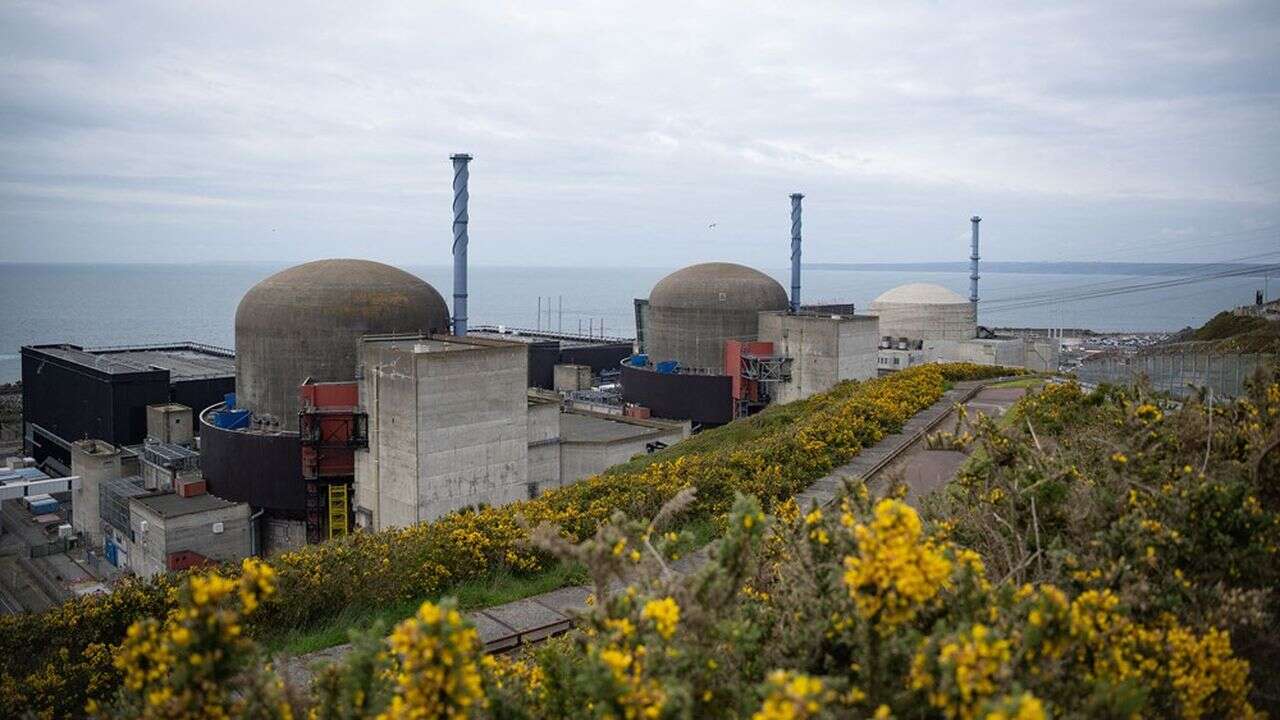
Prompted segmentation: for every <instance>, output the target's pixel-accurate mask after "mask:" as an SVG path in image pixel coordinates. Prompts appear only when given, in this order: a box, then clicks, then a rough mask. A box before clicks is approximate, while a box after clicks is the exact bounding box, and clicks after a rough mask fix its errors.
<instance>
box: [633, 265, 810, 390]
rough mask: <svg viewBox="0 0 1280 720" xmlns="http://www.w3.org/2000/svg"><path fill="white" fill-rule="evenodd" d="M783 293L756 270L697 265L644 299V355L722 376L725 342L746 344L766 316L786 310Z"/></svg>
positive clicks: (667, 280)
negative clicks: (646, 310)
mask: <svg viewBox="0 0 1280 720" xmlns="http://www.w3.org/2000/svg"><path fill="white" fill-rule="evenodd" d="M788 307H789V303H788V300H787V292H786V291H785V290H783V288H782V286H781V285H779V284H778V281H776V280H774V279H773V278H771V277H769V276H768V275H765V274H764V273H762V272H760V271H759V270H754V269H752V268H749V267H746V266H743V265H736V264H734V263H722V262H714V263H701V264H698V265H690V266H689V267H686V268H684V269H681V270H677V271H675V272H673V273H671V274H670V275H668V276H666V277H665V278H663V279H661V280H659V281H658V284H657V285H654V286H653V290H652V292H650V293H649V326H648V328H647V330H646V333H647V335H646V338H647V339H646V349H647V350H648V354H649V357H650V358H651V359H652V360H653V361H655V362H661V361H666V360H675V361H677V362H679V363H680V365H681V366H682V367H684V368H688V369H694V368H697V369H706V370H711V371H713V372H716V373H721V372H723V371H724V344H725V341H726V340H744V341H751V340H755V339H756V335H757V334H758V333H759V316H760V312H761V311H765V310H786V309H787V308H788Z"/></svg>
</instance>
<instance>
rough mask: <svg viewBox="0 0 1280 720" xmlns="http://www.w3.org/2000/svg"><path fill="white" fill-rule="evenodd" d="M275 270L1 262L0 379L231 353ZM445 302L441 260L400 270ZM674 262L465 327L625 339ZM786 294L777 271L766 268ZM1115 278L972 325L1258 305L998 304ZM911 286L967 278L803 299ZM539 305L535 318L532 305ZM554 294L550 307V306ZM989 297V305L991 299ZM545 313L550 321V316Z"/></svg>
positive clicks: (1185, 314)
mask: <svg viewBox="0 0 1280 720" xmlns="http://www.w3.org/2000/svg"><path fill="white" fill-rule="evenodd" d="M283 267H284V265H271V264H261V265H258V264H244V265H232V264H228V265H142V264H119V265H70V264H58V265H55V264H50V265H19V264H0V382H11V381H13V380H16V379H18V378H19V376H20V362H19V358H18V349H19V347H21V346H22V345H30V344H35V343H51V342H70V343H75V344H78V345H83V346H103V345H125V344H136V343H159V342H171V341H175V340H194V341H197V342H204V343H209V344H212V345H220V346H223V347H227V348H231V347H233V346H234V343H235V338H234V328H233V323H234V319H235V310H236V304H237V303H238V302H239V301H240V297H241V296H242V295H243V294H244V292H245V291H246V290H248V289H249V288H250V287H252V286H253V285H254V284H255V283H257V282H258V281H259V280H262V279H263V278H265V277H267V276H268V275H270V274H272V273H273V272H275V271H277V270H280V269H282V268H283ZM405 269H406V270H408V271H410V272H412V273H414V274H416V275H418V276H419V277H421V278H423V279H424V280H426V281H427V282H429V283H431V284H432V285H433V286H435V288H436V289H437V290H439V291H440V292H441V294H442V295H444V296H445V298H446V299H450V295H451V293H452V271H451V269H450V268H449V267H447V266H442V265H441V266H412V265H410V266H405ZM673 269H674V268H656V267H655V268H516V267H472V268H471V271H470V276H469V283H470V312H469V314H470V316H471V323H472V325H480V324H503V325H508V326H511V327H528V328H532V327H538V326H541V327H543V328H547V327H550V328H552V329H563V330H565V331H574V332H576V331H578V330H579V328H581V329H582V330H583V331H585V330H586V329H587V327H588V324H590V326H591V327H593V328H596V329H597V330H598V329H599V328H600V327H601V326H603V328H604V333H605V334H608V335H620V336H628V337H629V336H631V335H632V333H633V332H634V329H635V328H634V318H633V311H632V299H633V298H637V297H647V296H648V293H649V290H650V288H652V287H653V284H654V283H655V282H657V281H658V280H659V279H661V278H662V277H663V276H664V275H666V274H667V273H668V272H670V271H671V270H673ZM766 272H768V273H769V274H770V275H772V276H773V277H774V278H776V279H777V280H778V281H779V282H780V283H782V284H783V286H784V287H787V286H789V283H790V274H789V271H788V270H787V269H786V268H771V269H766ZM1166 279H1167V278H1159V277H1139V276H1118V275H1036V274H1026V273H995V272H986V271H984V273H983V276H982V280H981V284H980V286H979V287H980V295H981V298H982V301H983V302H982V303H980V304H979V309H978V316H979V319H978V321H979V323H981V324H983V325H988V326H993V327H995V326H1009V327H1049V326H1055V327H1056V326H1066V327H1087V328H1091V329H1094V330H1102V331H1163V330H1177V329H1180V328H1183V327H1186V326H1188V325H1198V324H1200V323H1202V322H1204V321H1205V320H1207V319H1208V318H1210V317H1212V316H1213V315H1214V314H1215V313H1217V312H1219V311H1220V310H1223V309H1225V308H1228V307H1232V306H1235V305H1240V304H1245V303H1249V302H1252V301H1253V294H1254V290H1255V289H1260V288H1261V287H1262V285H1263V279H1262V278H1253V277H1237V278H1227V279H1219V280H1213V281H1209V282H1204V283H1198V284H1193V285H1186V286H1182V287H1172V288H1163V289H1158V290H1149V291H1145V292H1141V293H1133V294H1127V295H1120V296H1115V297H1108V298H1095V299H1089V300H1074V301H1063V302H1055V303H1052V304H1049V305H1041V306H1036V307H1023V308H1009V309H1004V310H1001V309H999V307H1000V304H1001V303H1012V302H1015V301H1017V300H1018V299H1019V298H1026V297H1028V296H1030V295H1033V294H1034V295H1040V294H1043V293H1047V292H1052V293H1061V294H1064V295H1069V294H1070V293H1071V292H1072V291H1073V289H1075V290H1077V292H1078V291H1079V290H1078V289H1080V288H1085V289H1094V288H1097V287H1099V286H1098V283H1105V284H1106V286H1107V287H1114V286H1119V285H1125V284H1131V283H1147V282H1158V281H1161V280H1166ZM906 282H931V283H937V284H939V285H943V286H945V287H948V288H951V289H952V290H955V291H956V292H958V293H960V294H961V295H964V296H966V297H967V296H968V293H969V289H968V288H969V278H968V274H967V273H964V272H915V271H911V270H901V269H898V270H892V271H890V270H828V269H806V270H805V273H804V288H803V299H804V301H805V302H853V303H855V304H857V305H858V306H859V307H863V308H865V307H866V305H867V303H869V302H870V301H871V300H872V299H874V298H875V297H876V296H877V295H879V294H880V293H881V292H884V291H885V290H888V289H889V288H892V287H895V286H897V285H900V284H902V283H906ZM539 298H543V300H542V303H543V314H542V315H541V316H539V314H538V301H539ZM548 298H549V300H548ZM987 303H989V305H988V304H987ZM548 304H550V305H551V313H550V317H548V316H547V314H546V309H547V305H548Z"/></svg>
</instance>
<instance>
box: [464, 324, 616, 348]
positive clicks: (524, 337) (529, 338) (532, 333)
mask: <svg viewBox="0 0 1280 720" xmlns="http://www.w3.org/2000/svg"><path fill="white" fill-rule="evenodd" d="M473 335H478V336H481V337H487V338H494V339H501V340H512V341H514V342H522V343H528V344H530V345H532V344H533V343H540V342H558V343H560V347H562V348H574V347H594V346H597V345H621V344H630V343H631V342H632V339H631V338H623V337H595V336H592V335H583V334H581V333H572V332H555V331H553V330H529V329H528V328H508V327H502V328H499V327H497V326H494V325H481V326H480V327H473V328H468V329H467V336H468V337H470V336H473Z"/></svg>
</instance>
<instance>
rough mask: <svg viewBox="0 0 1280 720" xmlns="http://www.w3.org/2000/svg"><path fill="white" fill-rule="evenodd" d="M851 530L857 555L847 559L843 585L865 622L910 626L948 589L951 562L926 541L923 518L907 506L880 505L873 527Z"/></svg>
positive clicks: (892, 502) (859, 525)
mask: <svg viewBox="0 0 1280 720" xmlns="http://www.w3.org/2000/svg"><path fill="white" fill-rule="evenodd" d="M852 529H853V534H854V537H855V538H856V539H857V543H858V554H857V555H856V556H855V555H850V556H848V557H846V558H845V559H844V568H845V572H844V584H845V587H846V588H847V589H848V591H849V596H850V597H851V598H852V599H853V601H854V604H855V605H856V606H857V609H858V613H859V614H860V615H861V616H862V617H863V618H865V619H867V620H870V621H873V622H881V623H885V624H887V625H896V624H900V623H905V622H908V621H909V620H911V618H913V617H915V614H916V612H917V611H918V610H919V609H920V608H921V606H923V605H924V604H925V603H927V602H929V601H930V600H932V599H933V598H934V597H936V596H937V594H938V593H939V591H941V590H942V589H943V587H945V586H946V584H947V580H948V577H949V576H950V574H951V562H950V561H949V560H947V558H946V556H945V555H944V553H943V550H942V549H941V548H939V547H938V546H937V545H935V544H934V542H933V540H931V539H928V538H923V537H922V532H921V525H920V517H919V516H918V515H917V514H916V511H915V510H914V509H912V508H911V507H910V506H909V505H907V504H906V503H903V502H902V501H900V500H893V499H885V500H881V501H880V502H879V503H877V504H876V507H875V516H874V519H873V521H872V523H871V524H870V525H865V524H862V523H855V524H853V528H852Z"/></svg>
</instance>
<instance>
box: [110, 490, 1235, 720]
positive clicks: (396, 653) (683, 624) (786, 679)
mask: <svg viewBox="0 0 1280 720" xmlns="http://www.w3.org/2000/svg"><path fill="white" fill-rule="evenodd" d="M849 490H850V492H849V494H848V495H847V496H846V497H844V498H842V499H841V501H840V503H839V512H833V513H830V514H829V515H815V513H814V512H813V511H810V512H809V513H802V512H800V511H798V510H797V509H795V508H794V505H792V506H791V507H788V506H787V505H785V504H784V505H783V506H780V507H779V512H778V513H777V514H776V515H775V516H773V517H770V516H768V515H767V514H765V513H763V512H762V510H761V508H760V505H759V503H758V502H757V501H755V500H754V499H750V498H744V497H740V498H739V499H738V500H737V501H736V503H735V506H734V509H733V511H732V513H731V515H730V517H729V521H728V522H727V523H726V534H725V537H724V538H723V539H722V540H720V541H719V542H718V543H717V544H716V546H715V548H714V550H713V552H712V559H711V562H709V563H708V564H707V565H706V566H705V567H704V568H702V569H701V570H700V571H698V572H696V573H692V574H689V575H683V576H677V575H674V574H671V573H669V572H667V571H666V566H665V563H664V560H663V558H664V557H665V556H666V555H667V554H668V550H669V549H670V545H669V543H671V542H674V541H671V540H669V539H668V536H666V535H659V534H658V531H659V530H661V527H660V524H661V523H660V522H659V521H655V522H654V523H641V522H635V521H630V520H626V519H625V518H621V517H617V516H615V519H614V520H613V521H611V522H610V523H608V524H606V525H605V526H603V527H602V528H600V529H598V531H597V532H596V533H595V534H594V535H593V536H592V537H591V538H589V539H587V540H585V541H584V542H582V543H580V544H572V543H567V542H566V541H565V540H564V539H563V538H558V537H556V536H554V535H547V534H541V533H540V534H539V536H538V540H539V542H540V543H542V544H543V545H544V547H546V548H548V549H549V550H551V551H553V552H556V553H563V554H565V556H567V557H573V558H576V559H587V560H588V561H589V562H597V563H600V564H601V565H602V567H600V568H595V569H596V570H599V571H600V572H599V573H593V575H594V576H595V577H596V578H597V581H598V582H599V583H618V582H620V581H622V580H623V577H624V575H625V577H626V578H628V579H629V580H630V581H631V584H630V585H627V586H626V587H625V588H624V589H622V590H620V591H619V592H616V593H614V594H612V595H601V596H599V597H600V598H601V599H600V600H599V601H598V602H596V603H595V604H594V606H593V607H592V608H591V609H590V611H589V612H587V613H585V614H584V615H583V616H582V617H581V618H580V624H579V625H580V626H579V629H578V630H577V631H576V632H574V633H573V634H571V635H569V636H567V637H565V638H562V639H559V640H555V641H552V642H550V643H548V644H547V645H544V646H541V647H538V648H535V649H533V650H531V651H527V652H525V653H524V654H522V655H517V656H514V657H501V658H481V657H480V649H479V643H478V642H477V641H476V638H475V631H474V629H472V628H470V627H468V626H467V624H466V623H465V621H464V620H463V619H462V618H461V616H459V615H458V614H457V613H456V611H454V610H453V609H452V608H451V607H450V605H449V604H448V602H447V601H446V603H443V604H441V605H435V604H432V603H429V602H428V603H426V604H424V605H423V606H422V608H421V610H420V611H419V613H418V614H417V616H415V617H414V618H411V619H409V620H406V621H405V622H404V623H402V624H401V625H400V626H399V627H398V628H397V629H396V631H395V632H393V633H392V635H391V637H390V638H389V639H387V640H385V641H384V642H383V645H382V647H383V648H384V652H383V653H381V654H380V655H378V656H376V659H375V661H374V672H375V673H377V674H380V675H383V676H387V677H390V678H393V682H391V683H389V684H384V685H383V686H382V687H381V689H377V688H375V689H374V692H379V693H381V697H376V698H372V699H371V700H369V701H368V702H367V703H366V706H367V707H368V708H377V707H385V708H386V710H385V711H383V712H381V713H380V714H375V713H374V712H373V710H372V709H370V710H369V711H368V712H363V713H362V712H351V713H349V714H346V715H342V717H375V716H376V717H379V718H383V717H386V718H391V717H474V718H504V719H506V718H530V719H531V718H547V717H591V718H653V719H658V718H690V717H726V718H729V717H751V718H753V719H756V720H773V719H775V718H787V719H800V718H843V717H877V718H889V717H942V718H964V719H968V718H1022V719H1024V720H1043V718H1046V717H1048V716H1049V715H1065V716H1075V717H1130V716H1135V715H1139V716H1147V717H1183V718H1200V717H1231V718H1237V717H1239V718H1248V717H1256V716H1257V714H1256V713H1255V711H1254V709H1253V707H1252V705H1251V704H1250V703H1249V701H1248V698H1247V695H1248V692H1249V690H1250V685H1249V677H1248V676H1249V663H1248V662H1246V661H1245V660H1243V659H1241V658H1238V657H1236V656H1235V654H1234V653H1233V650H1232V646H1231V641H1230V639H1229V637H1228V636H1227V634H1226V633H1225V632H1222V631H1220V630H1216V629H1205V630H1201V629H1196V628H1193V627H1191V626H1189V625H1187V624H1184V623H1183V622H1182V621H1181V620H1180V619H1178V618H1176V617H1173V616H1166V617H1164V618H1162V619H1160V620H1159V621H1158V622H1154V623H1146V622H1141V621H1138V620H1135V619H1133V617H1132V615H1131V613H1130V612H1129V611H1128V608H1127V607H1126V606H1125V605H1124V604H1122V602H1121V600H1120V599H1119V598H1118V596H1116V595H1115V594H1114V593H1111V592H1110V591H1098V590H1089V591H1085V592H1082V593H1080V594H1078V595H1077V596H1076V597H1074V598H1072V597H1070V596H1069V595H1068V594H1067V592H1066V591H1064V590H1063V589H1061V588H1058V587H1056V586H1053V585H1048V584H1040V585H1033V584H1024V585H1021V586H1018V585H1014V584H1013V583H1010V582H1002V583H998V584H991V583H990V582H988V581H987V580H986V579H985V578H984V577H983V573H984V569H985V568H984V565H983V563H982V561H981V559H979V558H976V557H974V556H973V555H972V554H971V553H970V552H969V551H966V550H964V549H961V548H958V547H957V546H956V545H955V544H954V543H953V542H952V541H950V540H947V539H946V538H944V537H941V536H940V535H939V533H938V531H936V530H929V529H927V528H922V529H921V532H920V534H919V535H918V536H917V535H915V533H913V532H910V529H911V528H914V527H918V526H919V522H920V521H919V518H918V516H917V515H916V512H915V510H913V509H912V508H910V507H908V506H907V505H905V504H904V503H903V502H902V501H901V500H899V499H897V498H896V497H889V498H883V499H879V500H876V499H874V498H871V497H870V496H869V495H868V494H867V493H866V490H865V487H850V488H849ZM687 500H688V498H687V497H686V498H680V499H677V501H676V502H678V503H680V502H687ZM667 515H668V516H669V515H670V513H667ZM661 519H662V516H661V515H660V516H659V520H661ZM818 528H821V529H823V530H825V531H826V541H825V542H823V541H821V540H820V539H819V538H821V537H822V536H821V535H815V534H814V530H815V529H818ZM859 529H861V532H859ZM904 529H905V530H906V532H905V533H904ZM619 539H626V540H627V545H633V544H636V543H639V545H640V546H641V547H643V548H644V550H643V552H642V553H641V557H640V559H639V560H638V561H632V560H631V558H630V557H629V554H628V553H626V552H625V551H624V552H623V553H620V554H619V553H615V552H614V548H616V547H617V545H618V541H619ZM891 540H892V541H895V542H896V541H899V540H901V541H904V542H905V541H907V540H909V541H910V543H912V544H914V545H915V546H916V547H915V548H912V547H909V546H906V545H904V549H905V550H906V552H907V554H909V555H910V554H914V553H916V551H917V550H918V549H919V547H920V546H929V547H931V548H932V551H933V552H936V553H937V554H939V556H941V557H942V558H944V559H945V560H946V562H947V564H948V574H947V576H946V578H945V580H943V581H941V582H939V583H937V587H936V590H935V592H932V593H910V592H904V593H903V594H902V596H901V600H902V603H903V604H904V605H910V606H913V607H914V608H915V612H914V613H912V614H911V615H910V616H909V617H904V616H902V615H899V614H894V613H884V612H876V613H872V614H867V613H865V612H864V611H863V610H862V609H860V600H865V599H866V598H865V597H862V596H863V595H867V596H876V595H879V594H881V593H882V587H881V586H880V584H879V583H872V584H866V585H857V586H854V587H850V586H848V584H847V583H846V582H845V580H844V575H845V573H846V572H847V571H846V569H845V568H846V566H847V565H848V564H849V563H848V561H849V560H850V559H855V560H859V559H860V560H868V559H869V557H870V556H880V555H882V554H883V552H884V550H883V548H884V546H885V543H886V542H889V541H891ZM618 558H623V560H622V561H621V562H622V563H625V564H621V565H620V564H618V563H617V562H616V561H617V559H618ZM885 572H886V573H888V574H889V576H890V577H888V578H887V579H890V580H895V579H902V580H904V581H906V584H907V585H911V584H913V583H914V582H915V581H914V580H912V576H913V575H915V574H916V572H917V570H916V569H914V568H913V567H912V566H911V565H910V564H909V563H907V564H900V565H895V566H892V567H887V566H886V567H885ZM193 587H195V585H194V583H193ZM839 588H845V589H846V590H847V591H844V592H839V591H833V590H836V589H839ZM188 597H193V596H188ZM191 601H192V600H188V602H191ZM797 630H800V631H802V632H797ZM133 643H135V641H134V640H132V639H131V640H130V641H128V643H126V647H134V648H136V649H138V650H141V649H142V648H143V647H150V646H143V645H134V644H133ZM221 647H222V649H223V650H224V656H225V657H227V658H228V659H229V660H230V661H232V662H236V661H237V659H238V658H243V657H253V652H252V648H251V647H246V646H245V645H244V644H243V643H242V641H241V639H239V638H236V637H227V636H225V635H224V636H223V639H222V646H221ZM157 657H160V656H159V655H157ZM163 657H165V658H168V657H172V656H171V655H163ZM368 657H369V656H368V655H367V654H362V653H356V654H354V655H353V656H352V657H351V658H349V659H348V660H347V661H346V665H345V666H342V667H339V668H335V669H332V670H330V671H328V672H329V675H328V677H333V676H343V675H350V676H353V677H356V678H363V677H367V676H368V675H369V674H370V672H369V670H368V669H366V667H365V666H366V665H367V663H368ZM131 659H142V660H144V661H145V662H144V663H143V665H142V668H143V669H142V670H140V672H142V673H147V672H148V668H149V666H147V665H146V662H150V661H151V659H152V656H151V655H145V654H144V655H143V656H139V655H138V653H134V655H133V656H132V658H131ZM264 676H265V677H267V678H271V677H272V676H271V674H270V672H269V670H268V671H267V672H265V673H264ZM325 677H326V676H324V675H322V679H321V683H320V688H321V690H320V692H321V693H322V692H323V688H324V687H326V686H327V685H328V683H327V682H325V680H324V678H325ZM357 684H359V683H357ZM365 686H366V687H368V685H367V684H365ZM234 687H235V690H236V691H237V693H236V694H237V695H238V696H239V700H238V702H241V703H243V704H244V705H245V706H249V707H255V708H270V707H274V706H273V704H272V703H274V702H276V701H277V699H278V695H273V694H271V692H270V688H271V687H273V684H272V683H271V682H264V681H251V680H249V678H248V677H247V676H242V679H241V680H240V681H239V682H238V683H236V684H235V686H234ZM127 692H128V691H126V693H127ZM215 707H217V706H215ZM322 708H323V709H325V710H326V712H323V713H322V712H321V709H322ZM329 708H331V704H330V703H328V702H327V700H325V699H324V698H323V697H315V696H314V695H313V696H312V697H311V698H308V697H306V696H305V695H300V696H297V697H296V702H295V704H294V705H293V707H292V708H291V712H293V713H295V714H303V713H311V714H313V715H314V716H316V717H333V716H335V715H333V714H331V713H329V712H327V709H329ZM118 709H120V706H113V707H112V710H118ZM258 714H259V715H263V716H270V715H267V714H266V713H261V712H260V713H258ZM280 714H283V713H280Z"/></svg>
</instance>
